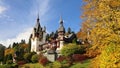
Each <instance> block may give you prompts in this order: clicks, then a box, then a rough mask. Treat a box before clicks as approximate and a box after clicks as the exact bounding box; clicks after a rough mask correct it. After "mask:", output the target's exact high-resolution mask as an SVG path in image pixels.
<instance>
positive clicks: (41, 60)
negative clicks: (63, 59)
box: [39, 56, 49, 66]
mask: <svg viewBox="0 0 120 68" xmlns="http://www.w3.org/2000/svg"><path fill="white" fill-rule="evenodd" d="M48 62H49V61H48V59H47V58H46V57H44V56H42V57H41V58H40V59H39V63H40V64H42V65H43V66H45V65H46V64H47V63H48Z"/></svg>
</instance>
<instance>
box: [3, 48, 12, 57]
mask: <svg viewBox="0 0 120 68" xmlns="http://www.w3.org/2000/svg"><path fill="white" fill-rule="evenodd" d="M8 54H12V55H13V54H14V49H13V48H9V49H6V50H5V56H6V55H8Z"/></svg>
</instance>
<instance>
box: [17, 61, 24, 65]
mask: <svg viewBox="0 0 120 68" xmlns="http://www.w3.org/2000/svg"><path fill="white" fill-rule="evenodd" d="M25 63H26V62H25V61H18V62H17V64H18V65H24V64H25Z"/></svg>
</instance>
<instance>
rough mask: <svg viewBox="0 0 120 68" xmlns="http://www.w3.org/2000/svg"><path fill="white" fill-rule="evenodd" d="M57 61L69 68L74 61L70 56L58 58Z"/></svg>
mask: <svg viewBox="0 0 120 68" xmlns="http://www.w3.org/2000/svg"><path fill="white" fill-rule="evenodd" d="M57 61H58V62H60V63H61V64H68V66H70V65H72V63H73V60H72V58H71V57H70V56H60V57H58V58H57Z"/></svg>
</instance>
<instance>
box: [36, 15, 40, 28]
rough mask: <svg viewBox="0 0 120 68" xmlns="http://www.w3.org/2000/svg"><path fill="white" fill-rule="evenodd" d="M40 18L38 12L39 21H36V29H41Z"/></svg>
mask: <svg viewBox="0 0 120 68" xmlns="http://www.w3.org/2000/svg"><path fill="white" fill-rule="evenodd" d="M39 20H40V19H39V14H38V18H37V23H36V25H35V28H36V30H39V29H40V28H41V25H40V21H39Z"/></svg>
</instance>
